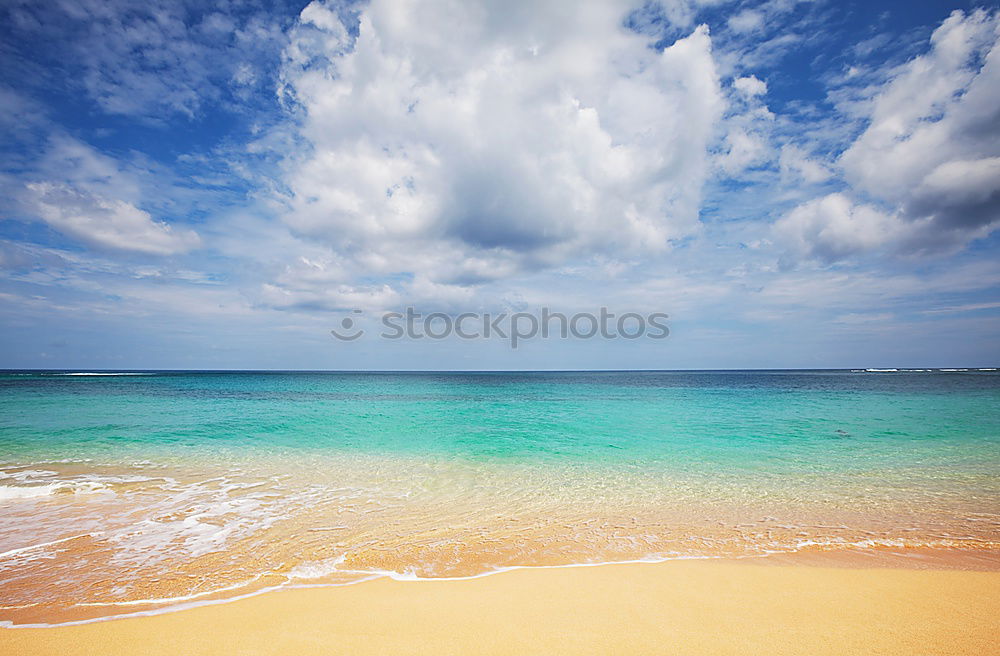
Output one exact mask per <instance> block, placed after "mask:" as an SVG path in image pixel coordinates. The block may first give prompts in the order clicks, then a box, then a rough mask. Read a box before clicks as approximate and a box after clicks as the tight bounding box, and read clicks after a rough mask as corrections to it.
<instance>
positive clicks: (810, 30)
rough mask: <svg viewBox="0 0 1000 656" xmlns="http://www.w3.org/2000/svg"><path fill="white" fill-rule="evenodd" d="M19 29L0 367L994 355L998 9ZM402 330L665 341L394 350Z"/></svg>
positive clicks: (348, 14) (746, 10)
mask: <svg viewBox="0 0 1000 656" xmlns="http://www.w3.org/2000/svg"><path fill="white" fill-rule="evenodd" d="M0 13H2V14H3V16H2V17H0V58H2V62H0V63H2V65H0V109H2V111H0V135H2V136H0V148H2V155H3V160H2V161H3V167H2V169H0V199H2V204H0V210H2V213H0V272H2V274H0V367H9V368H29V367H42V368H108V369H115V368H181V369H192V368H206V369H223V368H251V369H253V368H272V369H590V368H662V369H674V368H743V367H765V368H766V367H807V368H808V367H866V366H871V367H894V366H917V367H919V366H937V367H948V366H996V365H997V362H998V360H1000V348H998V347H997V344H1000V257H997V253H998V247H1000V231H997V230H996V228H997V227H998V226H1000V41H998V39H1000V14H998V11H997V7H996V5H983V4H979V3H943V2H922V3H903V2H883V3H879V2H832V1H826V2H824V1H823V0H817V1H813V2H799V1H796V0H770V1H765V2H727V1H725V0H683V1H677V2H665V3H656V2H645V3H643V2H640V3H629V2H617V1H609V2H594V3H581V4H579V5H578V6H577V5H575V3H565V2H541V3H539V2H523V3H522V2H466V1H463V2H429V1H428V2H406V1H398V0H397V1H393V2H377V1H376V2H372V3H321V2H313V3H308V4H306V3H303V2H299V3H286V4H283V5H281V4H274V3H263V2H260V3H258V2H228V1H227V2H218V3H205V2H199V3H185V2H162V3H160V2H156V1H153V2H145V3H132V2H119V1H117V0H110V1H107V0H105V1H100V2H98V1H97V0H87V1H83V2H72V3H70V2H44V3H43V2H17V1H16V0H15V1H12V2H6V3H4V5H3V7H2V8H0ZM408 306H412V307H414V308H417V309H418V310H420V311H421V312H424V313H428V312H444V313H448V314H450V315H457V314H459V313H462V312H493V313H496V312H518V311H537V310H538V309H539V308H541V307H548V308H551V309H553V310H555V311H561V312H565V313H576V312H596V311H597V310H598V309H599V308H600V307H608V308H609V309H611V310H613V311H616V312H618V313H621V312H629V311H634V312H639V313H644V314H647V313H650V312H665V313H667V314H669V315H670V317H671V318H670V328H671V336H670V338H669V339H666V340H649V339H638V340H601V339H591V340H573V339H570V340H559V339H549V340H540V339H539V340H533V341H530V342H528V343H525V344H523V345H522V346H521V347H520V348H518V349H517V350H516V351H514V350H511V349H510V348H509V346H508V343H506V342H504V341H503V340H469V341H462V340H457V339H445V340H440V341H434V340H415V341H406V340H402V341H395V342H389V341H386V340H380V339H377V338H376V337H375V335H374V333H375V332H377V330H376V324H377V321H378V317H379V316H380V315H381V313H383V312H386V311H399V310H402V309H403V308H405V307H408ZM352 310H360V311H361V312H360V313H353V312H352ZM345 316H351V317H357V318H358V322H359V326H363V327H365V328H367V329H369V332H368V334H366V336H365V338H363V339H359V340H357V341H355V342H351V343H342V342H338V341H337V340H334V339H333V338H332V337H331V336H330V333H329V330H330V329H331V328H334V327H337V326H338V325H339V322H340V321H341V319H342V318H343V317H345Z"/></svg>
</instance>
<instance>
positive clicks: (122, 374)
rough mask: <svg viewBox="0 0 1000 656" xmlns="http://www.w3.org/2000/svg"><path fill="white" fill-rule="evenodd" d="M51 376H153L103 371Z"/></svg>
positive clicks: (141, 373) (139, 373)
mask: <svg viewBox="0 0 1000 656" xmlns="http://www.w3.org/2000/svg"><path fill="white" fill-rule="evenodd" d="M50 375H52V376H153V375H155V374H151V373H147V372H145V371H142V372H105V371H80V372H73V373H56V374H50Z"/></svg>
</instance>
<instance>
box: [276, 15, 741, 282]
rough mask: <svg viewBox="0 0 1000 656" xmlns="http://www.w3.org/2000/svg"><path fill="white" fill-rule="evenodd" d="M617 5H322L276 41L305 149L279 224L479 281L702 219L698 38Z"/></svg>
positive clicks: (710, 122)
mask: <svg viewBox="0 0 1000 656" xmlns="http://www.w3.org/2000/svg"><path fill="white" fill-rule="evenodd" d="M627 12H628V6H627V5H625V4H617V3H602V4H599V5H590V4H588V5H586V6H584V7H572V6H569V5H566V4H565V3H561V2H549V3H541V4H538V3H513V4H504V5H497V4H492V3H471V2H451V3H449V2H442V3H432V4H417V3H412V2H383V1H382V0H376V1H375V2H373V3H371V4H370V5H369V6H367V7H366V8H365V9H364V10H363V12H362V13H361V15H360V22H359V25H358V33H357V36H356V38H355V37H352V36H351V35H350V32H349V30H347V29H346V27H345V26H344V25H343V23H342V22H341V20H340V18H339V16H338V15H337V14H336V13H335V12H334V11H333V10H331V9H330V8H328V7H326V6H325V5H323V4H320V3H317V2H314V3H312V4H310V5H309V6H308V7H307V8H306V9H305V10H304V11H303V12H302V15H301V23H300V25H299V26H298V27H297V28H296V29H295V30H294V31H293V33H292V35H291V40H290V44H289V47H288V49H287V51H286V64H285V67H284V73H283V84H284V92H285V94H286V97H293V98H294V99H295V101H296V102H297V103H298V105H299V107H300V108H301V115H302V120H301V126H300V129H301V136H302V137H303V138H304V140H305V141H306V143H307V146H308V149H305V150H304V151H303V152H305V153H307V154H305V155H303V156H301V157H298V158H297V159H293V160H292V161H290V163H289V166H288V171H287V175H286V178H285V183H286V185H287V187H288V189H289V190H290V194H289V195H288V197H287V206H288V207H287V213H286V214H285V216H284V220H285V221H286V223H287V224H288V225H289V226H290V227H291V228H292V229H293V230H294V231H295V232H296V233H297V234H299V235H300V236H303V237H306V238H309V239H312V240H315V241H317V242H320V243H323V244H326V245H328V246H330V247H331V248H332V249H334V250H335V251H336V252H337V253H339V254H340V255H342V256H343V257H345V258H347V259H348V260H349V261H350V262H353V263H354V264H355V265H356V266H362V265H363V270H364V271H365V272H366V273H367V274H392V273H396V272H406V273H411V274H413V275H415V276H416V277H417V278H420V277H423V278H426V279H427V280H428V281H429V282H431V283H456V284H459V285H461V284H465V283H469V282H476V281H483V280H489V279H495V278H498V277H504V276H507V275H510V274H511V273H513V272H516V271H519V270H524V269H537V268H543V267H549V266H556V265H559V264H561V263H564V262H567V261H569V260H571V259H574V258H578V257H587V256H589V255H591V254H594V253H600V252H604V251H613V252H616V253H617V252H623V253H624V252H650V251H652V252H655V251H658V250H662V249H664V248H666V247H667V246H668V244H669V242H670V240H673V239H678V238H681V237H685V236H687V235H690V234H693V233H694V232H696V231H697V229H698V225H699V224H698V212H699V208H700V203H701V188H702V184H703V182H704V180H705V177H706V174H707V169H708V157H707V148H708V146H709V142H710V140H711V138H712V134H713V129H714V127H715V124H716V121H717V118H718V117H719V115H720V112H721V110H722V106H723V100H722V96H721V92H720V89H719V83H718V79H717V75H716V71H715V65H714V61H713V57H712V53H711V40H710V38H709V34H708V31H707V29H706V28H704V27H700V28H696V29H694V30H693V31H692V32H691V33H690V35H689V36H687V37H686V38H683V39H681V40H679V41H677V42H676V43H674V44H673V45H672V46H669V47H667V48H666V49H665V50H663V51H662V52H657V51H655V50H653V49H651V48H650V47H649V46H650V41H651V39H650V38H649V37H645V36H642V35H641V34H637V33H636V32H633V31H630V30H628V29H626V28H624V27H623V26H622V23H623V19H624V17H625V16H626V14H627Z"/></svg>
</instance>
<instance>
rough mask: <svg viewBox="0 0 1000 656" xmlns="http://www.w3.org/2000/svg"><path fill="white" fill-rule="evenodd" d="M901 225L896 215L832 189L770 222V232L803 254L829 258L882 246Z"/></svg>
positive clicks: (895, 234) (897, 233)
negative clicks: (772, 222)
mask: <svg viewBox="0 0 1000 656" xmlns="http://www.w3.org/2000/svg"><path fill="white" fill-rule="evenodd" d="M901 227H902V226H901V224H900V221H899V220H898V219H897V218H896V217H893V216H890V215H887V214H884V213H882V212H880V211H879V210H877V209H876V208H874V207H871V206H869V205H855V204H854V203H852V202H851V200H850V199H849V198H848V197H847V196H845V195H844V194H840V193H835V194H829V195H828V196H825V197H823V198H819V199H816V200H811V201H809V202H807V203H804V204H802V205H799V206H798V207H796V208H795V209H793V210H792V211H791V212H789V213H788V214H786V215H785V216H783V217H782V218H780V219H779V220H778V221H777V222H776V223H775V224H774V232H775V234H776V236H777V237H778V238H779V239H780V240H782V241H783V242H785V243H788V244H790V245H791V246H793V247H794V248H795V249H796V250H797V251H799V252H801V253H803V254H805V255H806V256H810V257H817V258H819V259H821V260H824V261H833V260H837V259H840V258H842V257H846V256H848V255H851V254H853V253H855V252H857V251H860V250H867V249H871V248H875V247H878V246H882V245H884V244H886V243H888V242H889V241H890V240H892V239H894V238H895V237H897V236H898V235H899V234H900V232H901Z"/></svg>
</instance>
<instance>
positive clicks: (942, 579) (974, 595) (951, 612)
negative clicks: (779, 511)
mask: <svg viewBox="0 0 1000 656" xmlns="http://www.w3.org/2000/svg"><path fill="white" fill-rule="evenodd" d="M998 618H1000V572H996V571H956V570H950V571H949V570H933V569H931V570H928V569H892V568H870V569H856V568H847V567H822V566H818V567H817V566H808V565H796V564H779V565H772V566H768V565H762V564H759V563H751V562H720V561H673V562H666V563H656V564H652V563H651V564H645V563H640V564H624V565H604V566H599V567H571V568H554V569H525V570H515V571H510V572H504V573H500V574H496V575H493V576H488V577H482V578H477V579H470V580H461V581H418V582H407V581H403V582H400V581H393V580H388V579H380V580H376V581H370V582H365V583H360V584H357V585H352V586H348V587H339V588H329V587H328V588H306V589H302V588H300V589H289V590H279V591H274V592H269V593H265V594H262V595H258V596H255V597H251V598H247V599H242V600H237V601H232V602H228V603H223V604H217V605H208V606H200V607H196V608H191V609H187V610H181V611H177V612H168V613H164V614H159V615H154V616H147V617H138V618H126V619H117V620H113V621H104V622H97V623H91V624H84V625H77V626H63V627H54V628H36V629H32V628H19V629H3V630H0V653H4V654H25V655H27V654H104V655H107V654H126V653H145V654H170V655H172V656H173V655H176V654H222V653H240V654H295V655H300V654H352V655H357V654H473V653H475V654H611V653H614V654H671V653H678V654H680V653H683V654H811V655H815V654H838V655H839V654H848V653H857V654H862V653H863V654H914V653H920V654H989V653H998V652H1000V620H998Z"/></svg>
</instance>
